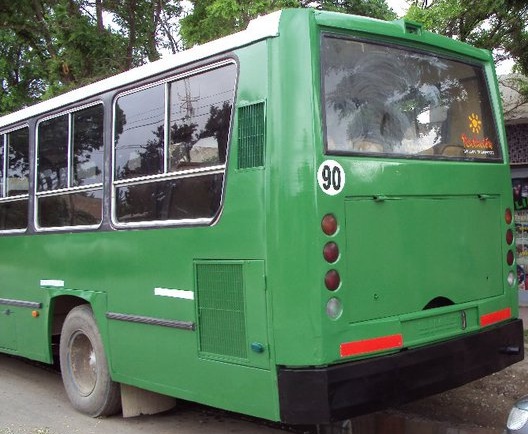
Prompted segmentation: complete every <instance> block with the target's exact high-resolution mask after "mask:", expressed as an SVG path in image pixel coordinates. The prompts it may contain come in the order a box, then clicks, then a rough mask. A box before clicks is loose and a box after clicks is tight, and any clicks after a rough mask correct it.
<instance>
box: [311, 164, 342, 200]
mask: <svg viewBox="0 0 528 434" xmlns="http://www.w3.org/2000/svg"><path fill="white" fill-rule="evenodd" d="M317 182H318V183H319V187H320V188H321V190H323V192H324V193H326V194H328V195H330V196H335V195H336V194H339V193H341V191H342V190H343V187H344V186H345V171H344V170H343V167H342V166H341V164H339V163H338V162H337V161H334V160H326V161H325V162H323V163H322V164H321V165H320V166H319V170H318V171H317Z"/></svg>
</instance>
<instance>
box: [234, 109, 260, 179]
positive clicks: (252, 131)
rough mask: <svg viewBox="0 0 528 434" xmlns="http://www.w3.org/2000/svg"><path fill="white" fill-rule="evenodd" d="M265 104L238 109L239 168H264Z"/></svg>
mask: <svg viewBox="0 0 528 434" xmlns="http://www.w3.org/2000/svg"><path fill="white" fill-rule="evenodd" d="M264 131H265V125H264V103H263V102H260V103H257V104H252V105H248V106H245V107H240V108H239V109H238V168H239V169H248V168H252V167H262V166H264V137H265V136H264Z"/></svg>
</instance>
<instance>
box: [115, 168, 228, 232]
mask: <svg viewBox="0 0 528 434" xmlns="http://www.w3.org/2000/svg"><path fill="white" fill-rule="evenodd" d="M222 180H223V174H214V175H207V176H196V177H190V178H183V179H173V180H165V181H158V182H150V183H145V184H136V185H130V186H126V187H118V188H117V191H116V196H117V200H116V217H117V220H118V221H119V222H120V223H132V222H139V221H159V220H183V219H197V218H212V217H214V216H215V214H216V213H217V211H218V209H219V207H220V198H221V195H222Z"/></svg>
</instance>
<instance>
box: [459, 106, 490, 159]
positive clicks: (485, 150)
mask: <svg viewBox="0 0 528 434" xmlns="http://www.w3.org/2000/svg"><path fill="white" fill-rule="evenodd" d="M468 120H469V129H470V130H471V132H472V133H473V135H472V136H471V137H468V136H467V135H466V134H465V133H462V135H461V136H460V139H461V140H462V144H463V145H464V154H465V155H469V156H477V157H478V156H489V157H493V156H495V145H494V144H493V142H492V141H491V140H490V139H488V138H487V137H484V138H480V137H477V136H480V135H481V134H480V133H481V131H482V121H481V120H480V117H479V116H478V115H477V114H475V113H471V115H469V116H468Z"/></svg>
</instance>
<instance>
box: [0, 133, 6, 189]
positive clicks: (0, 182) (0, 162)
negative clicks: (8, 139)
mask: <svg viewBox="0 0 528 434" xmlns="http://www.w3.org/2000/svg"><path fill="white" fill-rule="evenodd" d="M4 140H5V135H0V197H4V195H5V192H4Z"/></svg>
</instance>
